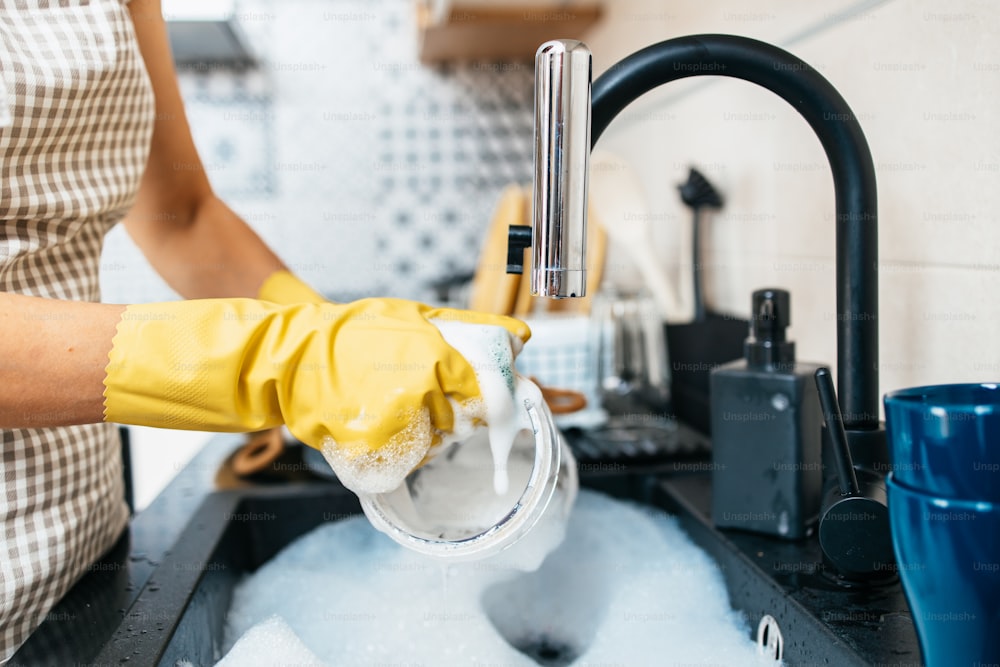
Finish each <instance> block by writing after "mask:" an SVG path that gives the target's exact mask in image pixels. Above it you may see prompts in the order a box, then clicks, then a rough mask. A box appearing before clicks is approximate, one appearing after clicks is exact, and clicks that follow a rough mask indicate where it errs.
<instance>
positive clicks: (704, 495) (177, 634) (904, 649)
mask: <svg viewBox="0 0 1000 667" xmlns="http://www.w3.org/2000/svg"><path fill="white" fill-rule="evenodd" d="M581 482H582V484H583V486H585V487H589V488H593V489H596V490H599V491H602V492H604V493H607V494H609V495H612V496H616V497H619V498H624V499H631V500H638V501H641V502H644V503H648V504H650V505H652V506H654V507H656V508H657V509H661V510H664V511H666V512H669V513H672V514H675V515H677V516H678V518H679V520H680V522H681V525H682V526H683V528H684V529H685V530H686V531H687V532H688V534H689V535H690V536H691V538H692V539H693V540H694V541H695V543H697V544H698V545H699V546H700V547H702V548H703V549H705V550H706V551H707V552H708V553H709V554H710V555H711V556H712V557H714V558H715V559H716V562H717V563H718V564H719V566H720V568H721V570H722V573H723V575H724V578H725V580H726V583H727V587H728V589H729V595H730V601H731V604H732V605H733V606H734V608H736V609H738V610H741V611H742V612H743V613H744V614H745V615H746V617H747V619H748V620H749V622H750V623H749V624H750V627H751V628H754V629H756V628H757V626H758V623H759V621H760V619H761V618H763V617H764V615H770V616H771V617H773V618H774V619H775V620H776V622H777V625H778V627H779V629H780V631H781V634H782V636H783V639H784V657H785V661H786V664H788V665H797V664H810V665H812V664H819V665H822V664H829V665H838V666H840V665H845V666H850V665H858V666H860V665H870V664H873V663H876V662H882V663H886V664H914V665H916V664H919V663H920V657H919V650H918V648H917V644H916V637H915V634H914V631H913V625H912V620H911V619H910V617H909V612H908V610H907V608H906V603H905V600H904V599H903V596H902V592H901V589H900V587H899V586H898V584H896V585H890V586H885V587H882V588H881V589H876V590H874V591H872V590H868V591H860V590H859V591H847V590H843V589H840V588H838V587H837V586H836V585H835V584H833V583H831V582H826V581H824V580H823V578H822V577H821V575H820V574H819V571H818V570H819V568H818V567H813V566H812V565H816V564H817V563H818V562H819V560H820V556H819V552H818V546H812V547H810V546H809V545H796V544H789V543H786V542H779V541H775V540H771V539H769V538H765V537H759V536H753V535H749V534H740V533H726V534H723V533H721V532H720V531H717V530H716V529H715V528H713V527H712V526H711V524H710V521H709V520H708V519H707V518H706V517H708V516H710V511H706V502H708V501H709V500H710V498H711V494H710V484H709V483H710V476H709V475H706V474H702V473H689V474H680V475H671V476H663V475H654V474H649V473H643V472H638V473H637V472H632V473H624V474H623V473H616V474H606V475H584V476H583V477H582V479H581ZM360 512H361V509H360V505H359V503H358V501H357V498H356V497H355V496H354V495H353V494H352V493H350V492H349V491H347V490H346V489H344V488H343V487H341V486H340V485H338V484H336V483H330V482H311V483H299V484H293V485H277V486H270V487H248V488H245V489H238V490H231V491H219V492H214V493H210V494H208V495H207V496H206V497H205V498H204V499H203V501H202V502H201V505H200V507H199V508H198V509H197V511H195V512H194V513H193V514H192V518H191V519H190V521H189V522H188V523H187V525H186V526H185V527H184V529H183V531H182V532H181V534H180V538H179V539H178V540H177V541H176V543H175V544H174V545H173V547H172V548H171V549H170V550H169V552H167V553H166V554H165V556H164V557H163V559H162V561H161V562H159V564H158V566H157V567H156V568H155V570H154V571H153V572H152V574H151V576H150V577H149V579H148V581H146V583H145V585H144V586H143V587H142V589H141V591H139V594H138V596H137V597H136V599H135V601H134V603H133V604H132V605H131V606H130V607H129V608H128V609H127V610H126V611H125V613H124V618H123V620H122V622H121V624H120V626H119V627H118V628H117V629H116V630H115V632H114V634H113V636H112V637H111V639H110V640H109V641H108V642H107V643H106V644H105V645H104V646H103V648H102V649H101V651H100V653H99V654H98V655H97V657H96V660H95V661H96V662H97V663H98V664H119V663H120V662H122V661H125V660H129V661H130V664H136V663H137V661H138V663H139V664H150V665H163V666H169V667H174V665H175V664H176V663H177V661H183V660H186V661H189V662H191V663H194V664H212V663H213V662H214V661H215V660H216V659H217V657H218V655H219V651H220V650H221V647H222V641H223V633H224V630H225V619H226V611H227V609H228V608H229V605H230V600H231V597H232V593H233V589H234V587H235V586H236V584H237V583H238V582H239V581H240V579H241V578H242V577H243V576H244V575H245V574H247V573H251V572H253V571H254V570H256V569H257V568H258V567H260V566H261V565H262V564H263V563H265V562H267V561H268V560H269V559H270V558H271V557H272V556H274V555H275V554H276V553H278V552H279V551H280V550H281V549H282V548H284V547H285V546H286V545H288V544H289V543H291V542H292V541H293V540H295V539H296V538H298V537H300V536H301V535H303V534H305V533H307V532H309V531H310V530H311V529H313V528H314V527H316V526H318V525H319V524H321V523H323V522H327V521H336V520H338V519H341V518H346V517H349V516H354V515H356V514H359V513H360ZM810 564H812V565H810ZM140 656H141V657H140Z"/></svg>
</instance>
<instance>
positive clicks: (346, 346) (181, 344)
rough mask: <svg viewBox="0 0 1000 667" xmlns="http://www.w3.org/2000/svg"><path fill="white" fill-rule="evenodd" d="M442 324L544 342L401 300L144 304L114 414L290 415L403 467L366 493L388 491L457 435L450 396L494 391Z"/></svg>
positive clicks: (172, 421)
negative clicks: (444, 438) (483, 386)
mask: <svg viewBox="0 0 1000 667" xmlns="http://www.w3.org/2000/svg"><path fill="white" fill-rule="evenodd" d="M431 319H441V320H458V321H462V322H469V323H473V324H486V325H496V326H501V327H504V328H505V329H507V331H508V332H509V333H510V335H511V336H512V337H513V338H512V339H511V340H512V343H513V346H514V348H515V352H516V351H517V350H519V348H520V345H521V342H522V341H526V340H527V339H528V337H529V336H530V332H529V330H528V328H527V325H525V324H524V323H522V322H520V321H518V320H514V319H511V318H507V317H502V316H497V315H486V314H481V313H474V312H471V311H460V310H451V309H443V308H431V307H429V306H425V305H423V304H419V303H415V302H412V301H404V300H400V299H363V300H360V301H355V302H353V303H349V304H342V305H338V304H332V303H322V304H298V305H293V306H282V305H278V304H274V303H270V302H265V301H258V300H253V299H205V300H198V301H180V302H173V303H157V304H145V305H132V306H129V307H128V308H126V310H125V311H124V313H123V314H122V318H121V321H120V322H119V324H118V329H117V332H116V334H115V337H114V339H113V343H112V349H111V352H110V353H109V363H108V366H107V369H106V377H105V380H104V386H105V392H104V397H105V401H104V405H105V414H104V418H105V420H106V421H110V422H117V423H122V424H136V425H145V426H156V427H162V428H174V429H194V430H209V431H255V430H261V429H264V428H270V427H274V426H278V425H280V424H282V423H285V424H287V426H288V429H289V430H290V431H291V432H292V434H293V435H295V437H297V438H298V439H299V440H301V441H302V442H304V443H306V444H307V445H310V446H312V447H316V448H321V447H322V446H323V441H324V438H325V437H327V436H329V437H330V438H332V439H333V441H334V442H335V445H336V446H335V449H336V455H337V457H338V458H340V459H342V462H346V463H348V464H350V465H353V466H355V467H357V468H359V469H368V470H369V471H370V470H371V469H373V468H378V467H379V466H384V467H385V468H386V469H387V470H388V469H393V470H394V471H395V473H394V475H389V478H393V479H395V482H393V483H392V484H391V485H389V483H388V482H386V483H385V484H383V485H382V486H387V488H382V487H379V488H375V487H372V486H371V485H370V484H369V485H368V487H366V488H364V489H362V490H365V491H368V492H379V491H387V490H390V489H392V488H395V486H396V485H397V484H398V481H399V480H400V479H402V476H404V475H405V474H406V473H407V472H409V471H410V470H412V469H413V468H415V467H416V466H417V465H418V464H419V463H420V462H421V461H422V460H423V459H424V457H425V455H426V454H427V453H428V451H429V449H430V448H431V446H432V445H434V444H436V442H437V440H438V439H439V437H440V434H441V433H447V432H450V431H451V430H452V428H453V425H454V414H453V409H452V406H451V405H450V403H449V399H451V400H454V401H457V402H458V403H459V404H460V405H461V404H464V403H466V402H467V401H471V400H475V399H478V398H479V397H480V389H479V385H478V383H477V381H476V376H475V373H474V371H473V369H472V367H471V366H470V364H469V363H468V361H467V360H466V359H465V358H464V357H462V355H460V354H459V353H458V352H457V351H456V350H455V349H454V348H452V347H451V346H449V345H448V344H447V343H445V341H444V339H443V338H442V336H441V334H440V332H439V331H438V329H437V327H435V326H434V325H433V324H432V323H431V322H430V321H429V320H431ZM329 458H330V457H329V455H328V459H329ZM331 463H334V462H333V461H331ZM334 467H335V469H337V472H338V475H341V473H342V472H343V471H342V470H341V469H339V468H338V466H336V465H335V466H334ZM355 472H357V471H355ZM362 472H363V470H362ZM341 479H342V481H344V482H345V484H348V480H346V479H344V476H343V475H341ZM369 481H370V480H369ZM365 484H368V482H365ZM363 485H364V484H362V486H363ZM348 486H350V484H348ZM376 486H377V485H376ZM352 488H355V487H353V486H352ZM355 490H359V489H357V488H355Z"/></svg>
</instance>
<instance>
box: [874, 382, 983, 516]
mask: <svg viewBox="0 0 1000 667" xmlns="http://www.w3.org/2000/svg"><path fill="white" fill-rule="evenodd" d="M885 427H886V432H887V436H888V441H889V458H890V468H891V470H892V472H893V475H894V476H895V478H896V481H897V482H901V483H903V484H905V485H907V486H908V487H910V488H913V489H917V490H919V491H923V492H926V493H929V494H931V495H934V496H939V497H942V498H956V499H964V500H987V501H990V502H1000V384H945V385H936V386H929V387H913V388H910V389H902V390H900V391H894V392H891V393H889V394H886V396H885Z"/></svg>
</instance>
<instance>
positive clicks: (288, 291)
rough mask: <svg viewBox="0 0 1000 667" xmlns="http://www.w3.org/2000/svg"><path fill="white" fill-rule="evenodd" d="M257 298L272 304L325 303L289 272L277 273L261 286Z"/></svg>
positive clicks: (323, 299)
mask: <svg viewBox="0 0 1000 667" xmlns="http://www.w3.org/2000/svg"><path fill="white" fill-rule="evenodd" d="M257 298H258V299H261V300H263V301H270V302H271V303H282V304H292V303H325V302H326V299H325V298H323V295H321V294H320V293H319V292H317V291H316V290H314V289H313V288H312V287H309V285H306V284H305V283H304V282H302V281H301V280H299V278H298V277H297V276H295V275H294V274H292V273H290V272H288V271H284V270H282V271H275V272H274V273H272V274H271V275H270V276H268V278H267V280H265V281H264V284H263V285H261V286H260V291H259V292H258V293H257Z"/></svg>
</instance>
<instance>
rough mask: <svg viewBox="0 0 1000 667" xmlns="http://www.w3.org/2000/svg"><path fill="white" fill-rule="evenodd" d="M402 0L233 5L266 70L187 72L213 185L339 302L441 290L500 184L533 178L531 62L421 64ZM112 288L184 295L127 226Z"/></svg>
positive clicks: (109, 277)
mask: <svg viewBox="0 0 1000 667" xmlns="http://www.w3.org/2000/svg"><path fill="white" fill-rule="evenodd" d="M414 6H415V3H413V2H410V1H408V0H364V1H361V0H355V1H344V0H339V1H338V2H325V1H322V0H287V1H283V2H281V3H280V4H279V3H276V2H274V3H271V2H266V1H264V0H256V1H242V2H239V3H238V4H237V9H236V18H237V20H238V23H239V26H240V28H241V29H242V31H243V33H244V34H245V37H246V39H247V41H248V43H249V46H250V49H251V50H252V51H253V52H254V53H255V55H256V56H257V57H258V59H259V61H260V64H259V66H258V67H256V68H254V69H251V70H247V71H234V70H232V69H229V68H224V67H205V66H202V67H191V68H187V69H183V70H182V71H181V72H180V74H179V77H180V83H181V88H182V93H183V96H184V99H185V102H186V108H187V113H188V117H189V120H190V123H191V127H192V132H193V134H194V137H195V143H196V144H197V146H198V149H199V152H200V154H201V158H202V161H203V162H204V164H205V168H206V170H207V172H208V174H209V177H210V178H211V181H212V184H213V187H214V188H215V190H216V192H217V193H219V195H220V196H222V197H223V198H224V199H225V200H226V201H227V203H229V205H230V206H231V207H233V208H234V209H235V210H236V211H237V212H239V213H240V214H241V215H242V216H244V218H245V219H246V220H247V221H248V223H250V224H251V225H252V226H253V227H254V228H255V229H256V230H257V232H258V233H259V234H260V235H261V236H263V237H264V239H265V240H266V241H267V242H268V243H269V244H270V245H271V246H272V247H274V248H275V249H276V251H277V252H278V253H279V255H280V256H281V257H282V258H283V259H284V260H285V261H286V262H287V263H288V264H289V266H290V267H291V268H292V269H294V270H295V271H296V272H297V273H299V274H300V275H301V276H302V277H303V278H304V279H306V280H307V281H309V282H310V283H311V284H313V285H314V286H316V287H317V288H318V289H320V290H321V291H323V292H324V293H327V294H329V295H330V296H331V297H334V298H337V299H350V298H356V297H360V296H369V295H375V294H378V295H388V296H398V297H404V298H417V299H422V300H426V301H429V300H433V299H434V298H435V294H434V292H433V290H432V289H431V288H430V284H431V283H433V282H435V281H437V280H440V279H442V278H446V277H449V276H452V275H456V274H463V273H465V274H468V273H471V272H472V271H473V270H474V268H475V262H476V258H477V254H478V250H479V246H480V243H481V238H482V234H483V231H484V230H485V228H486V226H487V224H488V222H489V219H490V216H491V214H492V211H493V207H494V205H495V203H496V200H497V197H498V195H499V192H500V190H501V189H502V188H503V187H504V186H505V185H507V184H508V183H511V182H519V183H526V182H528V181H530V178H531V160H532V153H531V152H532V143H531V142H532V111H531V105H532V89H533V72H532V70H531V66H530V65H522V64H502V63H499V64H498V63H489V62H466V63H455V64H449V65H443V66H435V67H427V66H424V65H422V64H420V62H419V61H418V59H417V34H416V29H415V21H414V17H413V11H414ZM102 287H103V291H104V298H105V300H107V301H113V302H130V301H149V300H156V299H169V298H176V295H175V294H173V292H172V291H171V290H170V289H169V288H168V287H167V286H166V285H165V284H164V283H163V282H162V281H161V280H160V279H159V278H158V277H157V276H156V275H155V274H154V273H153V272H152V270H151V269H150V268H149V267H148V266H147V265H146V263H145V260H144V259H143V258H142V256H141V253H139V251H138V249H137V248H136V247H135V246H134V244H132V243H131V241H130V240H129V239H128V237H127V235H126V234H125V233H124V229H121V228H119V229H116V230H115V231H113V232H112V234H111V235H110V236H109V238H108V243H107V246H106V250H105V255H104V266H103V272H102Z"/></svg>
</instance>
